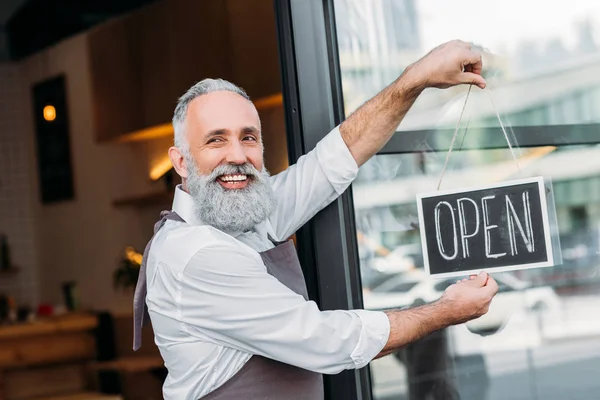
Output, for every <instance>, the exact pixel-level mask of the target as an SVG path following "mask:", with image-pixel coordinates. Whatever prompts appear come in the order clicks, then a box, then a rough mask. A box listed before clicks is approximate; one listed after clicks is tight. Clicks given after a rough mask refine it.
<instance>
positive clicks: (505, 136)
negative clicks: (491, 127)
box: [487, 87, 521, 171]
mask: <svg viewBox="0 0 600 400" xmlns="http://www.w3.org/2000/svg"><path fill="white" fill-rule="evenodd" d="M487 92H488V94H489V95H490V100H491V101H492V108H493V109H494V112H495V113H496V117H497V118H498V122H500V128H501V129H502V133H503V134H504V138H505V139H506V143H508V148H509V149H510V154H512V156H513V159H514V160H515V164H517V170H519V171H521V167H520V166H519V161H517V156H516V155H515V152H514V150H513V148H512V146H511V145H510V140H509V139H508V134H507V133H506V129H504V124H503V123H502V119H501V118H500V113H499V112H498V109H497V108H496V104H495V103H494V96H492V89H490V88H489V87H488V90H487Z"/></svg>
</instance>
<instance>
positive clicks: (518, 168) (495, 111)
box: [437, 85, 521, 190]
mask: <svg viewBox="0 0 600 400" xmlns="http://www.w3.org/2000/svg"><path fill="white" fill-rule="evenodd" d="M472 86H473V85H469V90H468V91H467V96H466V97H465V104H463V108H462V110H461V112H460V116H459V117H458V122H457V123H456V128H455V129H454V134H453V135H452V140H451V141H450V148H449V149H448V153H447V154H446V161H445V162H444V167H443V168H442V173H441V176H440V180H439V182H438V185H437V190H440V187H441V185H442V180H443V179H444V174H445V173H446V168H447V167H448V161H449V160H450V155H451V154H452V149H453V148H454V142H455V141H456V137H457V136H458V129H459V127H460V122H461V121H462V117H463V114H464V112H465V109H466V108H467V102H468V100H469V94H470V93H471V87H472ZM486 92H488V94H489V96H490V100H491V102H492V108H493V109H494V113H495V114H496V118H498V122H499V123H500V129H502V133H503V135H504V139H506V143H507V144H508V148H509V149H510V153H511V155H512V157H513V159H514V161H515V164H516V165H517V170H518V171H521V167H520V166H519V161H518V160H517V156H516V154H515V151H514V149H513V147H512V145H511V144H510V139H509V138H508V133H506V129H505V127H504V124H503V123H502V119H501V118H500V113H499V112H498V109H497V108H496V104H495V102H494V97H493V96H492V89H491V88H490V87H489V86H488V87H487V90H486ZM469 122H470V120H469ZM468 129H469V126H468V124H467V128H466V129H465V133H464V135H465V136H466V134H467V130H468ZM513 136H514V134H513ZM464 139H465V137H464V136H463V139H462V141H463V142H464ZM461 149H462V143H461Z"/></svg>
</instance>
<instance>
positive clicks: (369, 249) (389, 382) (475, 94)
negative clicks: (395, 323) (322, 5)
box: [333, 0, 600, 400]
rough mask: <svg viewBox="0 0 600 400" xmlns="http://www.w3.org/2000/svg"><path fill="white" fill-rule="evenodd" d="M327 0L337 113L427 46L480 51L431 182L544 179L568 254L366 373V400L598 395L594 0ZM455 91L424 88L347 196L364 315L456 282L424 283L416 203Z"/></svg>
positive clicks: (599, 59)
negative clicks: (486, 308) (475, 82)
mask: <svg viewBox="0 0 600 400" xmlns="http://www.w3.org/2000/svg"><path fill="white" fill-rule="evenodd" d="M333 3H334V9H335V25H336V31H335V33H336V34H337V51H338V53H337V58H338V59H339V74H340V82H341V87H342V93H343V106H344V110H345V115H349V114H350V113H351V112H352V111H353V110H355V109H356V108H357V107H359V106H360V105H361V104H362V103H363V102H364V101H366V100H367V99H369V98H370V97H372V96H373V95H375V94H376V93H377V92H378V91H379V90H381V89H383V88H384V87H385V86H386V85H388V84H389V83H391V82H392V81H393V80H394V79H396V78H397V77H398V76H399V75H400V74H401V73H402V71H403V70H404V68H406V67H407V66H408V65H409V64H410V63H412V62H414V61H416V60H417V59H418V58H419V57H421V56H423V55H424V54H425V53H426V52H428V51H429V50H431V49H432V48H433V47H435V46H437V45H438V44H441V43H443V42H445V41H448V40H452V39H457V38H458V39H462V40H465V41H471V42H473V43H475V44H477V45H479V46H481V49H482V51H483V54H484V74H485V77H486V79H487V80H488V84H489V89H485V90H483V91H482V90H479V89H477V90H475V89H473V90H472V91H471V93H470V96H469V99H468V102H467V105H466V108H465V111H464V117H463V120H462V123H461V129H460V130H459V136H458V139H457V141H456V146H455V149H454V151H453V152H452V154H451V157H450V160H449V164H448V167H447V169H446V172H445V174H444V178H443V180H442V184H441V187H442V188H443V189H453V188H459V187H463V186H472V185H486V184H492V183H496V182H501V181H505V180H512V179H516V178H524V177H534V176H540V175H542V176H545V177H548V178H550V179H551V180H552V182H553V188H554V200H555V207H556V213H557V223H558V229H559V236H560V247H561V250H562V258H563V260H562V264H561V265H559V266H556V267H550V268H539V269H531V270H525V271H518V272H507V273H502V274H498V275H497V276H496V278H497V280H498V282H499V284H500V291H499V293H498V295H497V297H496V299H495V300H494V302H493V305H492V308H491V310H490V312H489V314H488V315H487V316H486V317H485V318H482V319H480V320H476V321H472V322H471V323H467V324H465V325H460V326H456V327H452V328H450V329H447V330H445V331H443V332H438V333H437V334H435V335H432V336H430V337H428V338H426V339H424V340H422V341H421V342H418V343H415V344H413V345H411V346H408V347H407V348H406V349H404V350H403V351H400V352H398V353H396V354H392V355H389V356H387V357H385V358H382V359H380V360H377V361H374V362H372V363H371V365H370V377H371V384H372V396H373V398H374V399H388V400H391V399H398V400H400V399H402V400H404V399H411V400H415V399H416V400H421V399H448V398H450V399H469V400H477V399H481V400H484V399H485V400H504V399H506V400H519V399H523V400H525V399H566V398H569V399H590V398H595V397H597V393H598V392H599V391H600V380H598V379H597V372H598V371H600V317H598V316H599V315H600V146H599V145H598V143H600V28H598V27H599V26H600V3H598V2H595V1H591V0H572V1H568V2H567V1H556V2H548V1H543V0H530V1H521V0H490V1H485V2H472V1H464V0H454V1H442V0H420V1H416V0H368V1H367V0H334V2H333ZM466 94H467V87H458V88H453V89H450V90H427V91H425V92H424V93H423V95H422V96H421V97H420V99H419V100H418V101H417V103H416V104H415V106H414V107H413V108H412V109H411V111H410V112H409V114H408V115H407V118H406V119H405V120H404V121H403V123H402V124H401V125H400V126H399V127H398V132H397V133H396V135H395V136H394V138H393V139H392V140H391V141H390V142H389V143H388V145H387V146H386V147H385V148H384V149H383V150H382V152H381V153H380V154H379V155H377V156H375V157H374V158H373V159H372V160H370V161H369V162H368V163H367V164H365V165H364V166H363V167H362V168H361V170H360V173H359V177H358V179H357V180H356V181H355V183H354V184H353V186H352V191H351V200H349V203H351V204H352V205H353V208H352V211H353V221H354V229H355V240H356V243H357V248H358V261H357V263H358V266H359V270H360V278H361V283H362V286H361V288H360V291H361V295H362V301H363V306H364V307H365V308H367V309H389V308H402V307H411V306H414V305H417V304H421V303H423V302H429V301H432V300H435V299H436V298H438V297H439V296H440V295H441V294H442V293H443V290H444V289H445V288H446V287H447V286H448V285H449V284H451V283H452V281H450V280H449V281H443V280H442V281H440V280H432V279H430V278H428V277H427V276H426V274H425V273H424V272H423V256H422V252H421V245H420V235H419V227H418V224H417V222H418V218H417V207H416V195H417V194H418V193H419V192H431V191H434V190H436V187H437V185H438V183H439V181H440V177H441V173H442V168H443V165H444V163H445V159H446V154H447V151H448V147H449V143H450V141H451V137H452V135H453V133H454V127H455V125H456V124H457V122H458V117H459V114H460V112H461V110H462V108H463V105H464V104H465V99H466ZM496 111H497V113H498V115H497V113H496ZM498 117H500V119H501V120H502V122H503V124H504V126H505V127H506V128H507V131H508V133H509V140H510V142H511V145H512V147H513V151H514V157H516V159H517V161H516V162H515V160H514V159H513V154H512V152H511V150H510V149H509V148H508V145H507V143H506V140H505V138H504V135H503V132H502V130H501V129H500V123H499V120H498ZM517 163H518V165H517Z"/></svg>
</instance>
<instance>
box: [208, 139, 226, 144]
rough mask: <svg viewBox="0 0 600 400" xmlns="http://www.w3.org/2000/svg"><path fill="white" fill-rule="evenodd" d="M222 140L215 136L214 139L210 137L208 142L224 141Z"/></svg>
mask: <svg viewBox="0 0 600 400" xmlns="http://www.w3.org/2000/svg"><path fill="white" fill-rule="evenodd" d="M222 141H223V139H221V138H213V139H210V140H209V141H208V143H216V142H222Z"/></svg>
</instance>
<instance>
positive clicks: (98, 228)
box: [18, 35, 159, 310]
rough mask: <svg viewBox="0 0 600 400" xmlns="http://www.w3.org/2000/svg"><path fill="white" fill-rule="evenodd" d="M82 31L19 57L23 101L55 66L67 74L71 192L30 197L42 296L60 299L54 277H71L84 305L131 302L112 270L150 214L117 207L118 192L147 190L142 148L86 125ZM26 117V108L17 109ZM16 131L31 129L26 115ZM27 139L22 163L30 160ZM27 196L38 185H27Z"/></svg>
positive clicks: (147, 229)
mask: <svg viewBox="0 0 600 400" xmlns="http://www.w3.org/2000/svg"><path fill="white" fill-rule="evenodd" d="M86 46H87V41H86V36H85V35H80V36H77V37H74V38H71V39H69V40H67V41H64V42H62V43H60V44H59V45H57V46H55V47H53V48H50V49H48V50H47V51H44V52H42V53H39V54H36V55H34V56H32V57H30V58H29V59H27V60H25V61H24V62H22V64H21V65H20V70H21V73H22V77H23V80H22V83H23V86H24V88H25V91H24V92H25V96H24V103H25V104H31V103H32V98H31V95H30V91H29V88H30V87H31V86H32V85H34V84H35V83H37V82H39V81H42V80H45V79H48V78H50V77H53V76H55V75H58V74H65V75H66V80H67V83H66V84H67V99H68V100H67V101H68V112H69V126H70V142H71V156H72V165H73V174H74V184H75V199H74V200H71V201H64V202H61V203H56V204H50V205H42V204H41V203H40V201H39V200H36V201H34V202H33V209H34V214H35V230H36V232H37V252H38V255H39V257H38V259H39V270H40V276H41V279H42V282H43V284H42V285H40V288H41V292H40V297H41V299H42V301H44V302H48V303H50V304H62V303H63V298H62V291H61V285H62V283H63V282H66V281H75V282H77V285H78V286H77V291H78V294H79V296H80V301H81V305H82V306H83V307H92V308H96V309H113V310H130V309H131V294H130V293H121V292H118V291H115V290H114V289H113V287H112V274H113V271H114V270H115V268H117V266H118V261H119V258H120V257H121V255H122V253H123V249H124V247H125V246H126V245H134V246H135V247H137V248H138V249H142V250H143V248H144V245H145V241H146V240H147V239H148V238H149V237H150V236H149V235H151V229H152V221H151V220H150V216H149V215H148V216H147V218H145V216H144V214H143V213H140V212H137V210H135V209H128V208H116V207H114V206H113V204H112V202H113V201H114V200H115V199H117V198H118V197H122V196H127V195H131V194H133V193H146V192H148V191H150V190H153V189H154V187H153V186H156V185H159V184H158V183H156V184H154V185H152V184H151V183H150V182H149V179H148V170H147V167H146V165H147V162H146V154H145V153H144V152H140V151H138V150H137V149H135V148H133V147H131V146H117V145H99V144H97V143H96V141H95V139H94V134H93V133H94V130H93V126H92V115H91V114H92V109H93V104H91V101H90V98H91V96H90V83H89V82H90V81H89V76H88V75H89V72H88V71H89V69H88V65H87V57H86V54H87V51H86V50H87V49H86ZM23 116H24V119H25V121H29V122H30V121H32V120H33V116H32V115H31V112H28V113H24V114H23ZM18 134H19V135H22V136H24V137H28V138H31V140H33V137H34V127H33V124H32V123H28V124H26V126H23V129H22V131H20V132H18ZM33 149H34V146H30V149H29V154H28V155H27V156H28V157H29V164H30V165H35V162H36V159H35V152H34V151H33ZM36 179H37V177H36ZM33 189H34V198H35V199H37V198H38V193H39V192H38V186H37V181H36V184H35V185H33Z"/></svg>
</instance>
